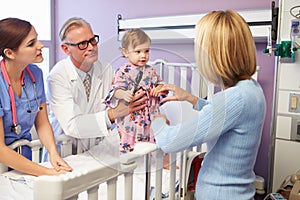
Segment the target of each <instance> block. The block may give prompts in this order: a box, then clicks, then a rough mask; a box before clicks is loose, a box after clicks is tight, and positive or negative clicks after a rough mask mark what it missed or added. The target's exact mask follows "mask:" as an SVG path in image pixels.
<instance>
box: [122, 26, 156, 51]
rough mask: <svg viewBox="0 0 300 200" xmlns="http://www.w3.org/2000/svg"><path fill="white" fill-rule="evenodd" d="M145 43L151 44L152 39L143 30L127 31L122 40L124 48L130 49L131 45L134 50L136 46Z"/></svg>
mask: <svg viewBox="0 0 300 200" xmlns="http://www.w3.org/2000/svg"><path fill="white" fill-rule="evenodd" d="M145 42H151V39H150V37H149V36H148V35H147V34H146V33H145V32H144V31H143V30H141V29H139V28H134V29H130V30H128V31H126V33H125V34H124V36H123V38H122V48H125V49H128V47H129V46H130V45H131V47H132V48H133V49H134V48H135V47H136V46H138V45H140V44H144V43H145Z"/></svg>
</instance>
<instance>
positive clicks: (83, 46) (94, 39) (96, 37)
mask: <svg viewBox="0 0 300 200" xmlns="http://www.w3.org/2000/svg"><path fill="white" fill-rule="evenodd" d="M98 42H99V35H94V37H92V38H91V39H89V40H84V41H82V42H78V43H77V44H73V43H69V42H65V44H66V45H69V46H78V49H80V50H85V49H86V48H88V46H89V43H91V44H92V45H93V46H96V45H97V44H98Z"/></svg>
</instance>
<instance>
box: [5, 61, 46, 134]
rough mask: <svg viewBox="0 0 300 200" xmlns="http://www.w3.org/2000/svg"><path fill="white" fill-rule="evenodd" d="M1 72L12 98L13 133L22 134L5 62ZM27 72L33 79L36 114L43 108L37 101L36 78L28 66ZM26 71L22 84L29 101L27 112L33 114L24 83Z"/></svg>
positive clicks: (22, 77) (22, 76)
mask: <svg viewBox="0 0 300 200" xmlns="http://www.w3.org/2000/svg"><path fill="white" fill-rule="evenodd" d="M1 70H2V73H3V77H4V80H5V81H6V82H7V83H8V95H9V98H10V105H11V111H12V121H13V124H12V126H11V131H12V132H15V133H16V134H20V133H21V130H22V127H21V125H20V124H18V120H17V108H16V102H15V96H14V91H13V88H12V85H11V83H10V80H9V77H8V74H7V71H6V67H5V61H4V60H2V61H1ZM25 70H26V71H27V73H28V74H29V76H30V78H31V81H32V83H33V88H34V98H35V102H36V104H37V111H36V112H38V111H40V110H42V107H40V106H39V103H38V100H37V96H36V84H35V78H34V76H33V74H32V73H31V71H30V70H29V68H28V66H26V68H25ZM25 70H24V71H25ZM24 71H23V72H22V75H21V84H22V88H23V90H24V92H25V95H26V99H27V104H28V109H27V112H28V113H31V112H33V110H32V108H31V105H30V101H29V96H28V93H27V90H26V86H25V83H24Z"/></svg>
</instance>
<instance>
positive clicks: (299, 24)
mask: <svg viewBox="0 0 300 200" xmlns="http://www.w3.org/2000/svg"><path fill="white" fill-rule="evenodd" d="M297 9H298V12H299V13H298V14H294V13H293V12H294V11H295V10H297ZM290 14H291V15H292V16H293V17H295V19H292V20H291V25H290V26H291V30H290V40H286V41H281V43H279V44H275V46H274V47H272V40H271V37H270V36H269V37H268V45H267V48H266V49H264V50H263V52H264V53H267V54H268V55H271V54H272V52H274V55H275V56H278V57H280V61H281V62H295V56H296V51H297V50H298V49H299V44H298V43H297V41H296V40H297V38H300V6H294V7H292V8H291V9H290Z"/></svg>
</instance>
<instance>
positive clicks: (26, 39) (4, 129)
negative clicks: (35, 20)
mask: <svg viewBox="0 0 300 200" xmlns="http://www.w3.org/2000/svg"><path fill="white" fill-rule="evenodd" d="M37 36H38V35H37V33H36V31H35V29H34V27H33V26H32V25H31V24H30V23H29V22H27V21H24V20H21V19H17V18H6V19H3V20H1V21H0V56H1V57H2V60H1V61H0V65H1V68H0V88H1V90H0V155H1V156H0V162H1V163H3V164H5V165H7V166H9V167H10V168H13V169H16V170H18V171H21V172H24V173H27V174H31V175H35V176H40V175H58V174H62V173H66V172H69V171H72V168H71V167H70V166H69V165H68V164H67V163H66V162H65V161H64V160H63V159H62V158H61V157H60V156H59V154H58V152H57V150H56V145H55V140H54V136H53V132H52V129H51V126H50V123H49V121H48V117H47V110H46V97H45V93H44V84H43V75H42V71H41V69H39V68H38V67H37V66H36V65H34V64H31V63H40V62H42V61H43V56H42V48H43V47H44V46H43V44H42V43H41V42H40V41H39V40H38V39H37ZM33 125H35V128H36V130H37V133H38V136H39V138H40V140H41V142H42V144H43V145H44V146H45V147H46V148H47V150H48V152H49V153H50V157H51V159H50V162H51V164H52V166H53V168H46V167H43V166H41V165H39V164H36V163H34V162H32V161H31V149H30V147H28V146H25V147H22V148H19V149H15V150H12V149H10V148H9V147H8V145H10V144H11V143H13V142H15V141H17V140H20V139H27V140H29V141H31V140H32V136H31V133H30V129H31V128H32V126H33Z"/></svg>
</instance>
